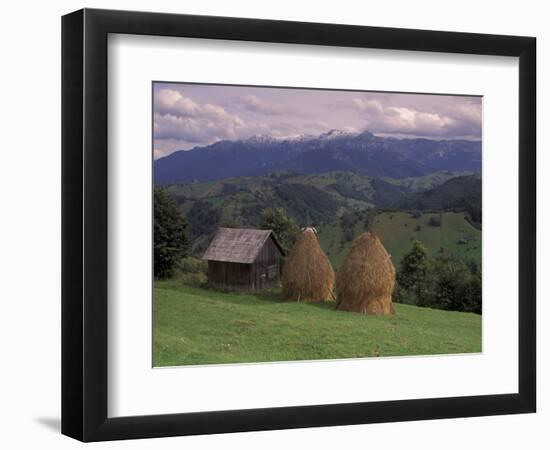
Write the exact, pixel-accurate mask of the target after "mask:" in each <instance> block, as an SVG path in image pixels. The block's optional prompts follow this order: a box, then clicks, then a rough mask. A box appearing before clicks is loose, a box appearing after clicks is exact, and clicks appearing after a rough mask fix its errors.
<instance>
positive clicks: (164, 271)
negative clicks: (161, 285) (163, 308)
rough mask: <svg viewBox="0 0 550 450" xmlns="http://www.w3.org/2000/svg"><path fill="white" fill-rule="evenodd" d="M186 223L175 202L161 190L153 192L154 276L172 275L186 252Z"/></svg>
mask: <svg viewBox="0 0 550 450" xmlns="http://www.w3.org/2000/svg"><path fill="white" fill-rule="evenodd" d="M186 228H187V223H186V221H185V219H184V218H183V217H182V216H181V215H180V213H179V212H178V208H177V205H176V202H175V201H174V200H173V199H172V197H170V194H168V193H167V192H166V191H164V190H162V189H161V188H155V190H154V252H153V253H154V274H155V277H158V278H166V277H169V276H170V275H172V273H173V271H174V267H175V265H176V263H177V262H178V260H179V259H180V258H181V257H183V256H185V255H186V252H187V246H188V243H187V236H186Z"/></svg>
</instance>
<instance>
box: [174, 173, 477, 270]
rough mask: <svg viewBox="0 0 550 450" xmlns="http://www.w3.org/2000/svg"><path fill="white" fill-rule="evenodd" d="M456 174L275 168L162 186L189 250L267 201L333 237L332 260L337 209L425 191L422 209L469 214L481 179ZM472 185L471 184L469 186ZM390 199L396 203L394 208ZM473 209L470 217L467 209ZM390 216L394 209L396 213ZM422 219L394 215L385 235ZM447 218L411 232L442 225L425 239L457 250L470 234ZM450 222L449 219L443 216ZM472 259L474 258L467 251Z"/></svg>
mask: <svg viewBox="0 0 550 450" xmlns="http://www.w3.org/2000/svg"><path fill="white" fill-rule="evenodd" d="M462 175H463V173H460V172H458V173H457V172H448V171H446V172H436V173H434V174H430V175H427V176H423V177H418V178H408V179H405V180H395V179H390V178H385V179H376V178H372V177H367V176H362V175H359V174H357V173H354V172H327V173H322V174H310V175H299V174H293V173H289V172H278V173H272V174H269V175H265V176H257V177H237V178H230V179H226V180H223V181H208V182H196V183H186V184H171V185H167V186H166V187H165V189H166V190H167V191H168V192H169V193H170V194H172V195H173V196H174V198H175V199H176V201H177V202H178V204H179V208H180V211H181V212H182V213H183V214H184V215H185V216H186V218H187V221H188V223H189V232H190V237H191V242H192V248H191V252H192V253H193V254H199V253H201V252H202V251H203V250H204V249H205V248H206V246H207V244H208V241H209V239H210V237H211V235H212V234H213V233H214V232H215V230H216V228H217V227H218V226H219V225H227V226H251V227H254V226H257V224H258V221H259V217H260V214H261V212H262V210H263V209H264V208H266V207H268V206H271V207H282V208H284V209H285V211H286V213H287V214H288V215H289V216H290V217H291V218H292V219H293V220H294V221H295V222H296V223H297V224H298V225H300V226H305V225H310V224H315V225H316V226H317V227H318V228H319V229H321V230H323V231H324V232H325V233H327V234H329V235H331V236H333V237H332V238H331V239H330V242H333V243H330V244H329V246H328V251H329V253H331V255H335V256H334V260H335V261H337V262H339V258H340V257H339V256H337V255H338V254H341V253H342V251H343V250H342V249H343V248H344V247H342V246H341V245H340V244H339V243H340V242H341V241H342V239H343V238H342V233H343V231H342V229H341V226H340V217H341V216H342V215H343V214H344V213H349V212H350V211H358V212H362V211H371V210H372V209H373V208H390V209H404V210H414V209H418V206H419V204H418V201H417V200H416V199H418V198H421V199H422V198H424V197H426V198H427V200H426V202H425V205H427V206H430V208H427V209H429V210H430V211H431V210H440V209H441V210H443V209H446V206H449V205H451V206H453V207H454V208H451V209H455V210H457V211H463V210H466V211H468V213H469V214H470V210H475V208H476V205H480V204H481V199H480V197H478V196H480V195H481V191H480V189H481V185H480V182H479V178H477V177H473V176H462ZM438 183H439V184H438ZM478 187H479V192H478V193H477V194H476V192H477V191H476V189H478ZM413 190H414V192H413ZM476 195H478V196H476ZM407 202H409V203H408V204H407ZM445 202H451V203H445ZM396 205H398V206H399V207H398V208H396ZM409 216H410V215H409V214H407V215H406V217H409ZM473 216H474V217H477V216H475V212H474V214H473ZM397 217H401V216H399V215H397ZM426 217H427V216H426ZM460 217H461V218H462V217H464V216H463V215H462V216H460ZM424 219H425V218H422V219H419V220H415V219H408V220H406V221H404V222H403V223H404V224H405V223H408V225H409V226H410V228H408V229H407V228H406V226H405V225H403V226H401V227H396V226H395V224H397V223H399V220H397V221H396V222H394V223H393V224H391V225H392V226H391V227H390V228H389V229H391V230H394V231H395V233H397V235H396V236H395V237H392V240H393V241H395V242H401V241H406V242H407V243H408V242H409V241H410V239H411V233H412V228H416V227H417V226H418V225H420V226H422V223H423V222H422V221H424V222H426V221H427V220H428V219H425V220H424ZM459 222H460V224H461V227H462V226H463V224H462V222H465V221H464V220H460V221H459ZM448 223H449V221H445V223H444V225H443V228H441V229H439V230H436V229H430V228H426V229H424V230H423V231H422V232H420V233H412V234H413V235H414V234H416V235H418V236H419V237H423V236H424V235H428V234H430V235H432V234H433V235H440V234H442V233H443V234H445V233H447V232H448V233H449V234H448V237H447V238H445V239H443V238H436V237H434V238H431V239H430V241H431V242H434V245H433V247H434V251H435V250H439V248H440V247H443V248H444V249H446V250H452V252H453V253H459V254H464V253H465V252H466V248H467V246H466V247H464V246H463V245H461V246H460V247H459V246H458V245H459V244H456V241H459V240H460V239H463V238H465V237H466V238H468V239H470V236H469V234H468V233H465V231H464V230H462V228H460V227H458V228H457V227H453V228H452V229H447V225H448ZM451 223H454V222H453V221H451ZM373 225H374V224H373ZM466 225H468V224H467V223H466ZM455 228H456V230H455ZM361 231H363V229H360V227H359V228H357V229H356V230H355V231H354V233H352V235H357V234H358V233H360V232H361ZM398 231H399V233H398ZM392 234H393V233H392ZM389 237H390V236H388V238H389ZM443 241H444V242H443ZM325 242H327V244H328V243H329V240H327V239H325ZM431 247H432V246H431V245H430V248H431ZM398 253H401V252H398ZM468 256H469V255H468ZM331 258H333V256H331ZM474 259H478V258H477V257H474Z"/></svg>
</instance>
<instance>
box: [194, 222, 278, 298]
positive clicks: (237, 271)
mask: <svg viewBox="0 0 550 450" xmlns="http://www.w3.org/2000/svg"><path fill="white" fill-rule="evenodd" d="M283 256H284V252H283V249H282V248H281V246H280V245H279V243H278V242H277V239H276V238H275V235H274V234H273V231H271V230H254V229H249V228H219V229H218V231H217V233H216V235H215V236H214V239H212V242H211V243H210V246H209V247H208V248H207V249H206V252H205V253H204V255H203V257H202V259H204V260H206V261H208V282H209V283H210V284H211V285H213V286H217V287H221V288H230V289H240V290H247V291H259V290H262V289H266V288H271V287H275V286H278V285H279V281H280V277H281V263H282V257H283Z"/></svg>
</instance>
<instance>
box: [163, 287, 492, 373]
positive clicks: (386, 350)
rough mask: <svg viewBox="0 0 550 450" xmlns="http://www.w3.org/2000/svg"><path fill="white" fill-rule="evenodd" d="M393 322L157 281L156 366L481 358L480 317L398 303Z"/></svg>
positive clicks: (268, 295) (266, 296)
mask: <svg viewBox="0 0 550 450" xmlns="http://www.w3.org/2000/svg"><path fill="white" fill-rule="evenodd" d="M395 309H396V313H395V315H393V316H367V315H362V314H354V313H349V312H342V311H335V310H334V306H333V304H331V303H324V304H315V303H313V304H311V303H309V304H308V303H297V302H286V301H284V300H282V299H281V297H280V294H279V292H278V291H273V292H264V293H261V294H250V293H222V292H216V291H211V290H207V289H203V288H199V287H189V286H185V285H183V284H182V283H181V282H180V281H178V280H173V281H164V282H158V281H157V282H155V290H154V316H155V323H154V329H153V345H154V350H153V365H154V366H156V367H158V366H181V365H198V364H224V363H246V362H268V361H290V360H319V359H340V358H365V357H384V356H401V355H442V354H453V353H473V352H475V353H477V352H481V316H479V315H476V314H470V313H461V312H451V311H440V310H433V309H429V308H419V307H416V306H410V305H401V304H396V305H395Z"/></svg>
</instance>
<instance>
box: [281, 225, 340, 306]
mask: <svg viewBox="0 0 550 450" xmlns="http://www.w3.org/2000/svg"><path fill="white" fill-rule="evenodd" d="M281 281H282V283H283V296H284V297H285V298H286V299H288V300H295V301H299V302H319V301H331V300H334V296H333V294H332V290H333V288H334V270H332V266H331V265H330V261H329V260H328V258H327V255H325V253H324V252H323V250H322V249H321V246H320V245H319V239H318V237H317V232H316V231H315V229H314V228H311V227H310V228H305V229H304V230H302V232H301V233H300V235H299V236H298V239H296V243H295V244H294V247H293V248H292V250H291V251H290V253H289V255H288V258H287V260H286V262H285V264H284V266H283V276H282V280H281Z"/></svg>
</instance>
